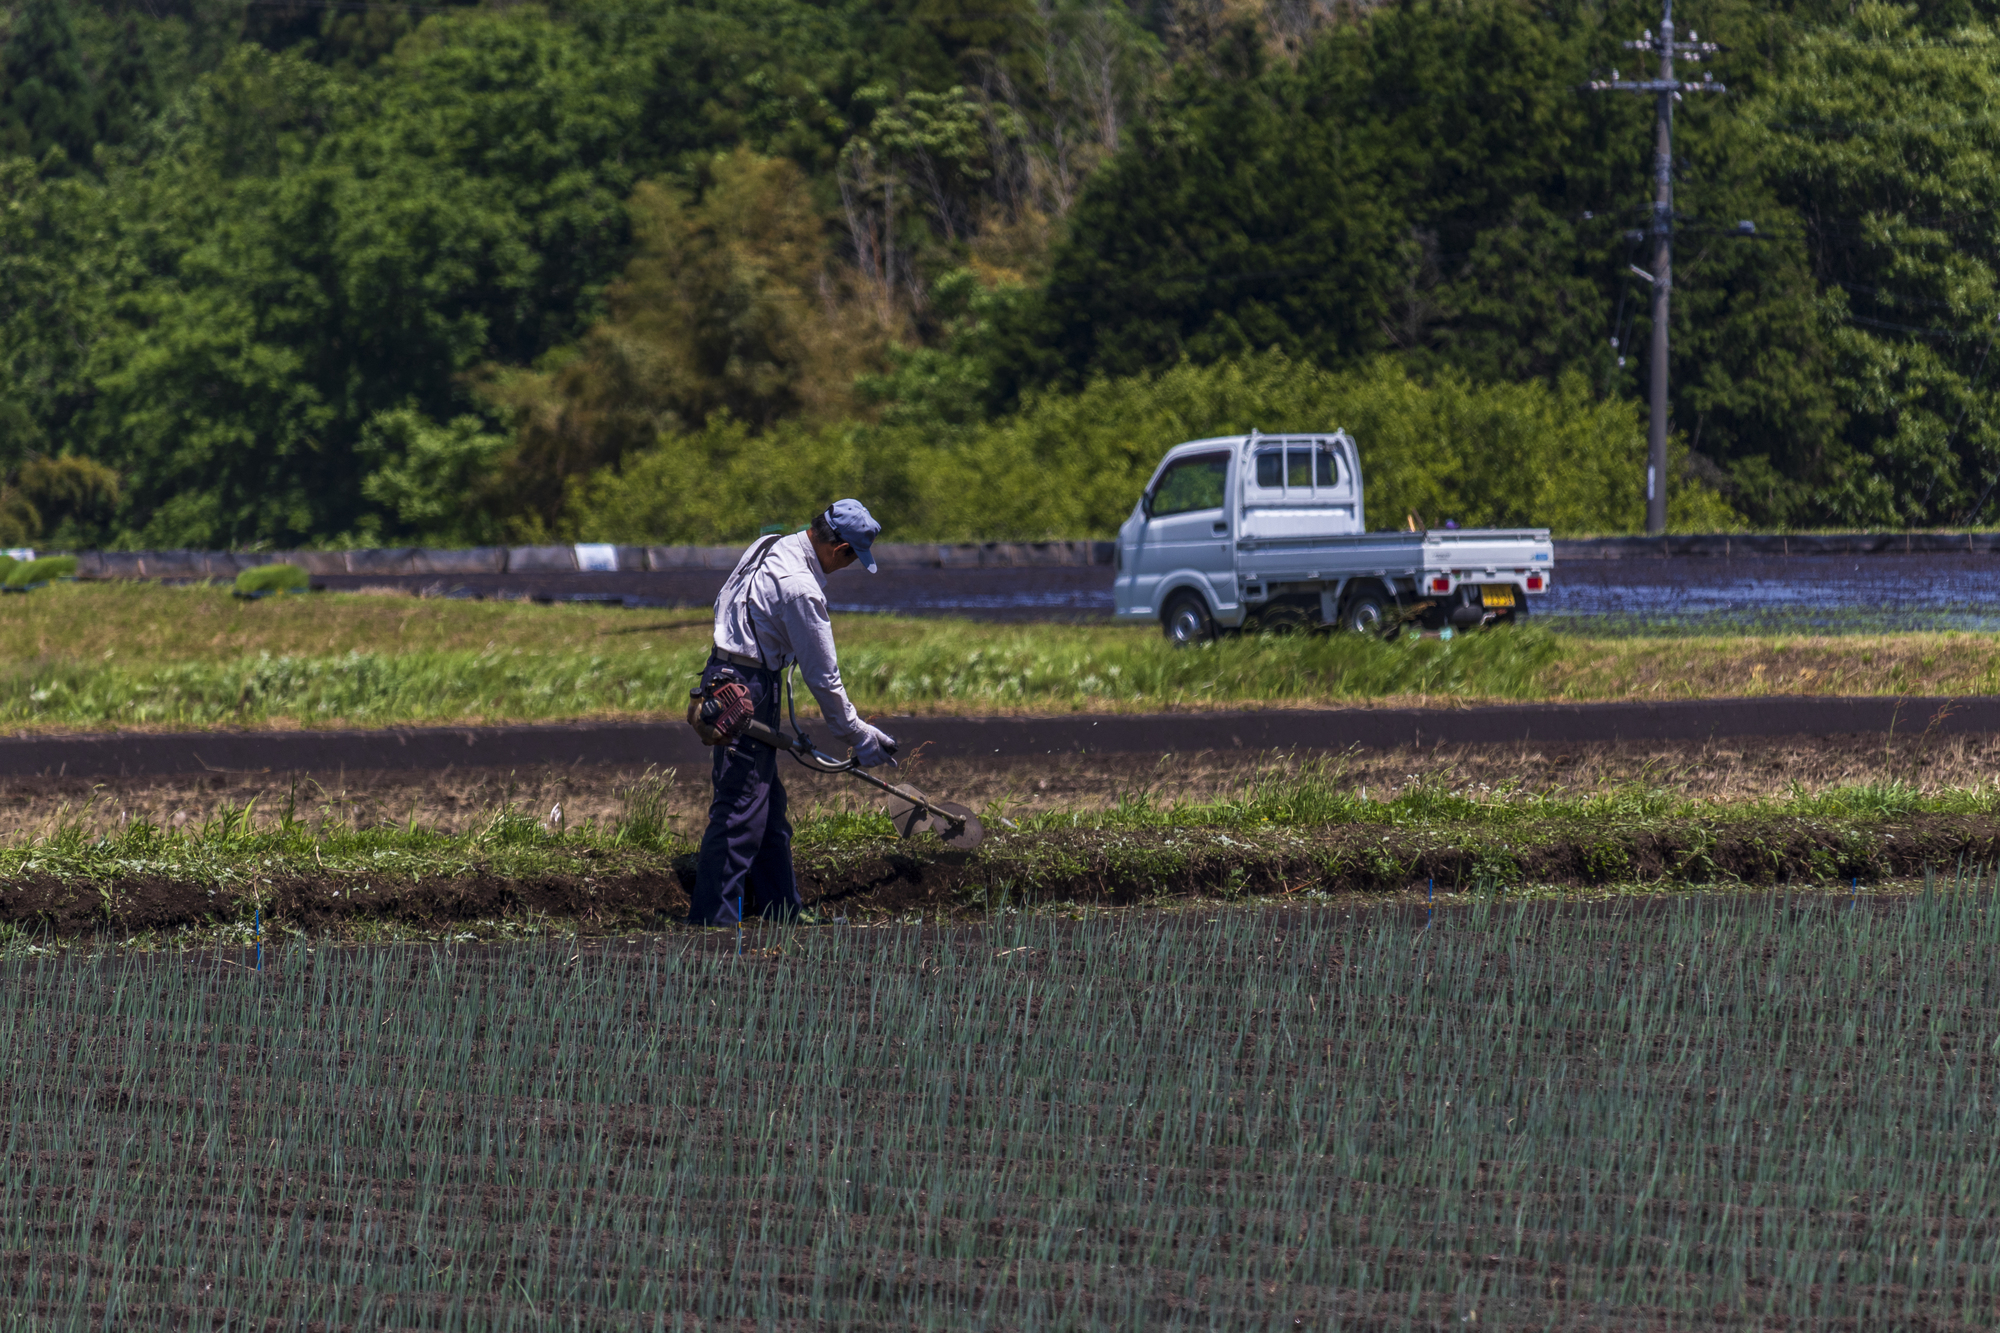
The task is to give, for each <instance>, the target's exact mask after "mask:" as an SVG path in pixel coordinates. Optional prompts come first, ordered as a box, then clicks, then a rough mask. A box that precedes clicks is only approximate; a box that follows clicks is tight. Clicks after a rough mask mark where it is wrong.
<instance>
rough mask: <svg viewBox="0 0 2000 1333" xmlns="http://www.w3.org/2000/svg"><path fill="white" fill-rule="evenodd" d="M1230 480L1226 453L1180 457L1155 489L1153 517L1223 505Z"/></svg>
mask: <svg viewBox="0 0 2000 1333" xmlns="http://www.w3.org/2000/svg"><path fill="white" fill-rule="evenodd" d="M1228 479H1229V455H1228V454H1226V453H1216V454H1191V455H1189V456H1188V457H1186V458H1176V459H1175V460H1174V461H1173V462H1172V463H1169V464H1168V465H1167V470H1166V471H1165V472H1164V473H1162V474H1161V475H1160V484H1159V485H1157V486H1155V487H1154V488H1153V517H1154V518H1165V517H1166V516H1167V515H1169V514H1188V513H1193V512H1194V511H1195V510H1197V509H1220V508H1222V493H1223V487H1224V484H1225V483H1226V482H1227V481H1228Z"/></svg>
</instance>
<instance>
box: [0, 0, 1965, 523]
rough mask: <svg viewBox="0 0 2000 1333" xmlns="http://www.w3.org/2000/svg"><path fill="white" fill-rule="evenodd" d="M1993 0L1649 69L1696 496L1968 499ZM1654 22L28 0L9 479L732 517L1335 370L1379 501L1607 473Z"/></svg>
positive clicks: (105, 492) (1719, 28)
mask: <svg viewBox="0 0 2000 1333" xmlns="http://www.w3.org/2000/svg"><path fill="white" fill-rule="evenodd" d="M1996 8H2000V4H1995V3H1992V2H1990V0H1943V2H1940V3H1920V4H1916V5H1910V6H1887V5H1878V4H1866V3H1865V4H1860V5H1849V4H1840V5H1835V4H1832V3H1828V2H1826V0H1797V2H1795V3H1778V4H1770V3H1764V4H1753V3H1750V2H1749V0H1684V3H1683V4H1682V6H1681V7H1680V9H1679V10H1678V11H1677V14H1676V18H1677V21H1678V22H1679V23H1680V25H1681V27H1682V31H1683V33H1684V34H1685V33H1686V32H1687V31H1688V30H1689V29H1693V30H1697V31H1699V33H1700V35H1701V37H1702V38H1703V39H1705V40H1711V41H1715V42H1718V43H1720V44H1721V45H1722V47H1723V51H1722V53H1721V54H1720V55H1719V56H1718V57H1716V58H1715V60H1714V61H1713V62H1712V64H1710V65H1709V66H1707V68H1708V69H1709V70H1710V71H1711V72H1713V73H1714V74H1715V75H1716V76H1717V78H1719V79H1720V80H1722V81H1723V82H1725V83H1726V84H1727V85H1728V86H1729V90H1730V91H1729V93H1728V94H1727V95H1726V96H1717V97H1710V98H1703V99H1699V103H1698V104H1697V100H1696V99H1693V98H1690V100H1689V101H1688V103H1687V104H1685V105H1683V106H1681V107H1680V108H1679V109H1678V111H1677V117H1678V119H1677V139H1676V150H1677V153H1676V161H1675V163H1674V170H1675V179H1676V190H1677V211H1678V221H1677V227H1678V233H1677V235H1678V240H1677V257H1676V274H1675V279H1676V285H1675V308H1674V331H1673V340H1672V350H1673V409H1674V427H1675V430H1676V438H1677V446H1676V448H1677V457H1678V458H1679V459H1680V460H1681V462H1680V465H1679V466H1678V467H1677V469H1676V472H1677V475H1676V479H1675V485H1676V488H1677V493H1680V494H1682V495H1683V496H1684V497H1685V498H1684V499H1683V500H1682V501H1680V502H1678V505H1677V509H1676V518H1675V521H1676V523H1678V524H1683V525H1688V524H1693V525H1703V524H1713V523H1730V522H1747V523H1751V524H1756V525H1787V526H1826V525H1846V524H1864V525H1943V524H1962V523H1992V522H1994V521H1995V515H1996V513H2000V494H1996V489H2000V488H1997V487H1996V483H2000V369H1996V368H1995V367H1993V366H1991V365H1990V361H1991V360H1992V358H1991V356H1990V353H1991V352H1992V350H1993V343H1994V341H1995V339H1996V335H2000V279H1996V274H2000V169H1996V168H2000V163H1996V155H2000V36H1996V31H1995V28H1994V27H1993V24H1994V21H1995V14H1994V10H1995V9H1996ZM1657 21H1658V11H1657V8H1656V7H1654V6H1653V5H1651V4H1641V3H1636V2H1627V0H1617V2H1615V3H1596V2H1594V0H1548V2H1547V3H1530V2H1529V0H1400V2H1395V3H1382V4H1376V5H1366V4H1354V3H1349V2H1348V0H1261V3H1259V0H1134V2H1133V3H1130V4H1128V3H1124V2H1123V0H826V2H825V3H808V2H807V0H705V2H704V3H672V2H670V0H558V2H557V3H551V4H546V5H529V4H514V3H499V2H498V0H494V2H493V3H484V4H481V3H460V4H451V3H440V0H428V2H427V3H424V4H398V3H386V2H364V0H354V2H352V3H346V2H343V3H338V4H327V3H294V2H292V0H9V2H6V3H0V199H4V203H5V207H4V208H0V487H11V488H14V490H13V493H16V494H20V495H24V496H26V495H33V496H34V497H36V498H35V500H34V502H33V503H31V504H28V505H27V506H26V507H25V508H24V509H21V510H20V511H19V513H18V514H16V516H15V517H14V518H13V519H10V520H9V521H10V522H11V523H13V525H14V527H13V528H12V529H11V530H12V531H15V532H16V534H17V535H19V534H21V533H26V534H28V535H30V536H33V537H37V538H39V539H40V540H42V541H43V542H45V543H47V544H70V543H74V544H82V543H106V544H124V545H199V546H222V545H242V546H251V545H277V546H283V545H292V544H299V543H331V542H343V541H432V542H480V541H496V540H507V539H517V540H525V539H535V538H543V537H568V536H592V535H602V534H605V533H608V532H612V531H614V530H615V531H616V532H617V533H619V534H620V535H624V536H642V535H643V536H649V537H650V538H651V539H653V540H663V541H672V540H686V539H710V538H720V537H727V536H740V535H743V534H744V533H747V532H752V531H754V530H755V529H756V527H757V526H759V525H760V524H762V523H763V522H766V521H770V520H772V519H778V520H783V521H795V520H797V519H800V518H802V517H804V516H805V511H807V510H809V508H810V507H811V505H812V504H814V503H816V499H815V498H814V497H817V496H818V495H819V494H820V492H821V491H823V490H828V489H831V488H834V481H835V479H838V481H839V483H840V485H841V486H845V487H850V488H864V487H865V488H870V489H871V490H872V492H873V493H874V494H877V495H879V496H880V497H881V498H882V503H883V504H884V505H885V506H886V507H887V509H888V513H887V514H886V515H885V517H887V518H888V519H889V520H890V525H891V527H892V529H898V530H899V531H900V532H901V533H902V534H904V535H909V536H974V537H977V536H985V537H1001V536H1045V535H1048V536H1075V535H1086V533H1089V532H1102V531H1103V530H1104V529H1105V528H1106V526H1107V525H1109V524H1111V523H1115V521H1116V519H1117V517H1118V516H1119V513H1120V512H1121V507H1122V506H1123V505H1127V504H1129V503H1130V495H1129V491H1130V488H1131V487H1132V486H1133V485H1134V484H1135V479H1136V478H1138V477H1140V476H1141V475H1142V474H1143V472H1144V471H1145V469H1146V466H1147V465H1148V464H1149V463H1150V461H1151V459H1152V458H1153V457H1154V456H1156V455H1157V452H1158V450H1159V449H1160V448H1162V447H1164V446H1165V445H1167V444H1169V443H1172V442H1173V441H1172V440H1170V439H1167V438H1164V437H1161V438H1154V434H1158V433H1160V432H1171V431H1173V430H1185V431H1187V432H1188V433H1199V432H1203V431H1209V430H1222V429H1242V428H1246V427H1248V426H1251V425H1261V426H1263V427H1264V428H1267V429H1271V428H1292V427H1309V428H1320V427H1326V426H1331V425H1336V424H1348V425H1350V426H1351V425H1353V423H1354V422H1356V421H1360V420H1367V421H1369V422H1371V423H1374V429H1375V431H1376V435H1377V442H1378V444H1379V445H1380V447H1381V449H1382V450H1383V451H1384V452H1383V453H1382V454H1381V456H1380V461H1379V468H1380V470H1381V472H1382V474H1383V475H1385V476H1394V477H1397V478H1401V480H1399V481H1397V482H1396V483H1395V486H1396V487H1401V488H1402V489H1400V490H1398V489H1394V488H1392V489H1390V490H1387V491H1384V492H1383V493H1382V499H1383V503H1384V504H1389V503H1391V502H1398V503H1400V502H1401V500H1402V499H1403V498H1404V496H1405V494H1407V496H1408V497H1410V502H1411V503H1412V504H1414V503H1416V502H1417V500H1418V499H1419V498H1421V497H1425V496H1429V497H1440V498H1433V499H1432V500H1431V501H1429V503H1432V504H1446V503H1449V504H1450V505H1451V506H1452V507H1453V509H1454V511H1455V512H1456V513H1457V514H1458V516H1461V517H1471V516H1473V515H1476V514H1483V515H1486V516H1489V517H1492V518H1494V519H1495V520H1496V521H1556V522H1559V523H1560V524H1561V525H1564V526H1567V527H1569V528H1571V529H1573V530H1574V529H1596V530H1619V529H1621V528H1626V527H1630V526H1632V525H1633V524H1636V523H1637V521H1638V509H1637V505H1636V494H1635V495H1634V498H1633V499H1632V501H1631V502H1629V503H1628V502H1627V501H1625V500H1623V499H1620V498H1619V497H1620V496H1621V495H1622V494H1623V493H1624V492H1623V488H1624V486H1625V481H1624V480H1623V479H1624V478H1627V477H1629V476H1636V469H1637V468H1638V467H1639V466H1640V457H1639V453H1638V450H1639V448H1640V444H1639V440H1640V417H1639V413H1638V409H1637V406H1636V404H1637V401H1638V398H1639V395H1640V394H1641V392H1642V390H1643V385H1642V383H1641V380H1640V374H1641V368H1642V367H1643V366H1644V364H1645V361H1646V354H1645V349H1646V343H1647V339H1648V336H1649V329H1648V325H1647V322H1646V290H1645V285H1644V282H1643V280H1642V279H1641V278H1639V277H1637V276H1635V275H1634V273H1633V271H1632V265H1633V264H1634V263H1635V262H1643V261H1644V260H1645V258H1646V255H1645V253H1644V247H1643V245H1642V243H1641V241H1640V239H1639V238H1638V237H1637V236H1636V233H1635V230H1634V229H1635V228H1637V227H1638V226H1640V225H1641V220H1642V218H1643V215H1644V207H1645V204H1646V202H1647V198H1648V185H1649V178H1650V160H1649V159H1650V153H1651V147H1652V138H1651V132H1650V122H1651V115H1652V111H1651V106H1650V103H1649V102H1648V101H1647V100H1646V99H1643V98H1637V97H1631V96H1619V95H1609V94H1593V93H1589V92H1586V91H1583V90H1582V88H1581V86H1580V85H1582V84H1583V83H1584V82H1585V81H1586V80H1588V79H1590V78H1592V77H1594V76H1602V75H1605V74H1608V73H1609V72H1610V71H1611V70H1613V69H1615V68H1618V67H1619V66H1620V65H1623V66H1624V67H1626V68H1627V69H1631V68H1632V67H1634V66H1635V65H1636V64H1637V61H1638V56H1637V55H1636V53H1633V52H1629V51H1627V50H1626V49H1625V48H1624V47H1623V45H1622V43H1623V42H1624V41H1626V40H1628V39H1630V38H1632V37H1635V36H1637V35H1638V33H1639V32H1640V31H1641V30H1642V29H1646V28H1649V27H1651V26H1652V25H1654V24H1656V23H1657ZM1745 219H1747V220H1751V221H1753V222H1754V223H1755V233H1754V235H1753V236H1746V235H1744V234H1742V233H1741V232H1740V231H1739V230H1738V228H1737V224H1738V222H1739V221H1741V220H1745ZM1274 358H1275V359H1274ZM1260 393H1261V394H1264V395H1265V396H1263V397H1259V396H1258V394H1260ZM1308 411H1309V412H1311V413H1314V414H1318V415H1319V416H1320V417H1321V418H1323V419H1315V420H1309V421H1307V420H1294V419H1290V418H1288V417H1287V416H1286V415H1285V414H1286V413H1295V412H1308ZM1418 422H1421V423H1429V424H1428V425H1427V426H1425V427H1424V428H1425V429H1428V430H1432V431H1443V430H1454V431H1463V432H1469V433H1470V434H1469V436H1468V437H1467V438H1454V439H1451V440H1441V439H1438V438H1435V437H1434V436H1433V437H1430V438H1426V437H1425V436H1424V435H1423V434H1422V432H1421V431H1419V430H1418V429H1417V428H1416V427H1415V426H1413V425H1412V423H1418ZM1142 431H1151V432H1153V433H1154V434H1139V432H1142ZM1537 440H1542V441H1544V442H1545V443H1544V444H1542V445H1540V446H1538V445H1537V444H1536V441H1537ZM1363 445H1364V449H1367V448H1368V446H1369V441H1368V440H1364V441H1363ZM1495 458H1505V459H1506V460H1508V462H1507V466H1506V467H1505V468H1496V467H1495V466H1493V465H1492V464H1491V461H1490V460H1491V459H1495ZM64 459H71V460H75V461H76V464H78V465H80V464H82V463H84V462H88V463H90V464H92V465H94V466H95V467H96V469H97V470H96V471H93V472H90V473H89V475H90V476H91V477H92V478H96V479H98V480H94V481H93V482H92V484H91V485H90V486H88V487H77V486H51V485H45V484H44V483H43V482H41V481H37V480H36V479H37V478H46V477H50V476H55V475H57V474H56V473H52V472H50V471H49V470H48V468H49V466H50V464H51V463H52V462H54V461H60V460H64ZM1427 460H1428V461H1427ZM1481 460H1487V461H1481ZM1579 460H1583V461H1579ZM1426 468H1428V469H1429V472H1428V473H1426ZM106 469H108V471H107V470H106ZM73 470H74V469H73V468H72V471H73ZM1440 470H1451V471H1452V475H1449V476H1446V475H1443V474H1442V473H1441V471H1440ZM61 475H63V476H69V475H72V473H69V472H65V473H62V474H61ZM75 475H83V474H81V473H76V474H75ZM1583 475H1588V476H1589V477H1591V478H1592V481H1591V483H1590V485H1589V486H1588V487H1586V488H1584V490H1587V491H1588V493H1589V495H1591V496H1592V497H1596V498H1593V499H1592V500H1590V502H1589V503H1587V504H1585V503H1582V502H1580V501H1576V500H1575V499H1574V497H1573V496H1572V497H1571V498H1569V499H1565V498H1564V496H1565V487H1564V485H1563V479H1564V478H1565V477H1577V476H1583ZM1062 477H1070V478H1074V479H1076V480H1075V484H1073V485H1072V484H1069V483H1064V484H1062V485H1061V486H1054V484H1053V483H1052V481H1051V479H1052V478H1062ZM1474 477H1477V478H1480V479H1481V480H1480V481H1479V486H1478V488H1477V489H1475V488H1472V486H1471V481H1470V479H1471V478H1474ZM38 486H39V487H41V489H39V490H37V489H35V488H36V487H38ZM1050 487H1053V488H1052V489H1046V490H1044V489H1038V488H1050ZM1570 489H1571V490H1575V488H1570ZM967 491H970V492H973V493H979V492H982V491H983V492H986V493H990V494H993V495H996V496H1000V497H1001V499H999V500H997V501H995V502H993V503H990V504H970V503H965V502H963V501H962V500H960V499H958V498H956V497H959V496H961V495H962V494H963V493H965V492H967ZM1581 493H1582V492H1581V491H1578V492H1577V494H1581ZM1086 496H1087V497H1088V498H1087V499H1086V498H1081V497H1086ZM65 497H68V498H65ZM1038 497H1039V498H1038ZM1441 497H1449V499H1446V498H1441ZM1373 509H1374V506H1373V504H1371V517H1375V515H1374V514H1373V513H1372V510H1373ZM9 512H10V513H12V512H14V511H9ZM1550 514H1557V515H1559V518H1551V517H1549V515H1550ZM22 515H25V517H22ZM1390 517H1392V518H1395V517H1400V514H1399V513H1398V514H1394V515H1391V516H1390ZM1436 517H1443V515H1436Z"/></svg>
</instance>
